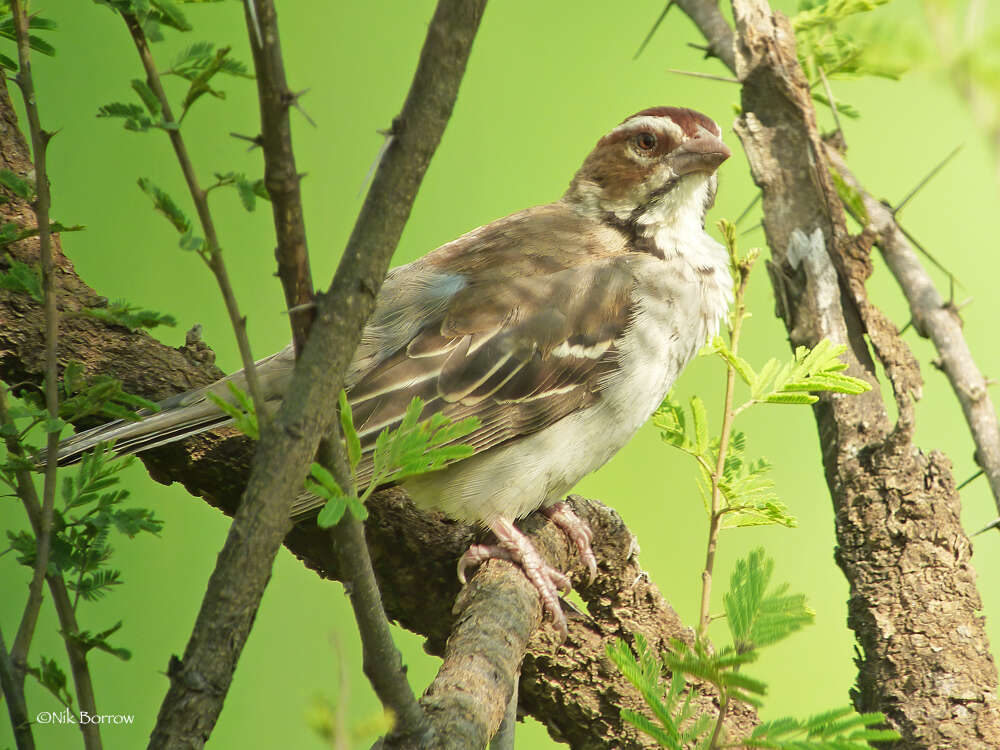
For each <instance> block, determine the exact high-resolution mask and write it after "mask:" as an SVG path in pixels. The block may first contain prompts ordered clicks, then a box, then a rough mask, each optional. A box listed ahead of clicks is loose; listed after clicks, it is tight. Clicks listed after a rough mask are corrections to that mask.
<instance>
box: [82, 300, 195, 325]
mask: <svg viewBox="0 0 1000 750" xmlns="http://www.w3.org/2000/svg"><path fill="white" fill-rule="evenodd" d="M78 314H79V315H83V316H85V317H88V318H94V319H96V320H101V321H104V322H105V323H108V324H109V325H117V326H121V327H122V328H128V329H129V330H130V331H139V330H142V329H147V330H148V329H152V328H156V327H157V326H169V327H171V328H172V327H173V326H175V325H177V320H176V319H175V318H174V316H173V315H166V314H164V313H158V312H154V311H152V310H143V309H141V308H138V307H134V306H132V305H130V304H129V303H128V302H126V301H125V300H117V301H115V302H112V303H110V304H109V305H108V306H107V307H85V308H83V309H81V310H80V311H79V313H78Z"/></svg>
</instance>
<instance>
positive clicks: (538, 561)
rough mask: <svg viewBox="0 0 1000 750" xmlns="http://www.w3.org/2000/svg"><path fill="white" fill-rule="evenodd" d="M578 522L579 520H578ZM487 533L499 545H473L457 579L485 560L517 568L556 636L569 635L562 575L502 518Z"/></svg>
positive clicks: (567, 586)
mask: <svg viewBox="0 0 1000 750" xmlns="http://www.w3.org/2000/svg"><path fill="white" fill-rule="evenodd" d="M577 520H579V519H577ZM490 530H491V531H492V532H493V533H494V534H496V537H497V539H498V540H499V542H500V543H499V544H496V545H493V544H473V545H472V546H471V547H469V549H468V551H467V552H466V553H465V554H464V555H462V557H461V558H460V559H459V561H458V579H459V580H460V581H461V582H462V583H465V580H466V573H467V571H468V570H469V569H470V568H474V567H476V566H477V565H480V564H482V563H484V562H486V561H487V560H490V559H492V558H498V559H500V560H508V561H510V562H512V563H514V564H515V565H519V566H520V567H521V570H523V571H524V575H525V576H526V577H527V579H528V580H529V581H531V584H532V585H533V586H534V587H535V588H536V589H537V590H538V596H539V598H541V600H542V609H543V611H544V612H547V613H548V614H549V616H550V617H551V618H552V624H553V625H554V626H555V629H556V630H557V631H558V632H559V634H560V635H561V636H562V637H563V638H565V637H566V634H567V633H568V632H569V628H568V626H567V624H566V615H565V614H563V611H562V606H561V605H560V604H559V592H560V591H563V592H569V590H570V588H571V586H570V580H569V577H568V576H566V575H565V574H564V573H562V572H560V571H558V570H556V569H555V568H553V567H552V566H551V565H549V564H548V563H547V562H545V560H543V559H542V556H541V555H539V554H538V550H536V549H535V546H534V545H533V544H532V543H531V540H530V539H528V537H526V536H525V535H524V534H523V533H522V532H521V531H519V530H518V528H517V527H516V526H514V524H513V523H511V522H510V521H508V520H507V519H505V518H498V519H497V520H496V521H493V522H492V523H491V524H490Z"/></svg>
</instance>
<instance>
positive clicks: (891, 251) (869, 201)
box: [826, 148, 1000, 510]
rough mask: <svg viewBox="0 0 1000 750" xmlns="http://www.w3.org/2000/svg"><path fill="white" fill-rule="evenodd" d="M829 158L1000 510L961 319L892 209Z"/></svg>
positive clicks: (992, 437) (982, 399) (983, 403)
mask: <svg viewBox="0 0 1000 750" xmlns="http://www.w3.org/2000/svg"><path fill="white" fill-rule="evenodd" d="M826 155H827V158H828V159H829V160H830V162H831V163H832V164H833V166H834V168H835V169H837V171H839V172H840V174H841V176H842V177H843V178H844V180H845V181H846V182H847V184H849V185H850V186H851V187H852V188H853V189H854V190H855V191H856V192H857V193H858V194H859V195H860V196H861V198H862V200H863V201H864V204H865V209H866V210H867V211H868V217H869V219H870V221H871V226H872V228H873V229H874V230H875V232H876V235H877V238H876V242H877V244H878V246H879V248H880V249H881V251H882V256H883V257H884V258H885V261H886V265H888V266H889V270H890V271H891V272H892V275H893V276H895V277H896V281H897V282H898V283H899V286H900V288H901V289H902V290H903V294H904V295H905V296H906V300H907V302H909V305H910V313H911V315H912V316H913V320H914V321H915V323H916V328H917V330H918V331H921V332H923V333H925V334H926V335H927V336H929V337H930V339H931V341H932V342H933V343H934V346H935V348H936V349H937V352H938V357H939V358H940V360H941V364H942V368H941V369H942V370H943V372H944V373H945V375H946V376H947V377H948V382H949V383H951V387H952V390H953V391H954V392H955V395H956V396H957V397H958V401H959V403H960V404H961V405H962V412H963V413H964V414H965V420H966V422H968V424H969V429H970V431H971V432H972V439H973V441H974V442H975V444H976V460H977V461H978V462H979V465H980V466H981V467H982V469H983V471H984V472H985V473H986V478H987V480H988V481H989V483H990V489H991V490H992V492H993V500H994V502H995V503H996V506H997V509H998V510H1000V426H998V424H997V416H996V409H995V407H994V405H993V400H992V399H991V398H990V394H989V389H988V387H987V382H986V378H985V377H984V376H983V374H982V372H981V371H980V370H979V367H978V366H977V365H976V361H975V359H973V357H972V352H971V351H970V350H969V345H968V343H966V341H965V337H964V335H963V332H962V323H961V320H960V319H959V317H958V314H957V313H956V312H955V311H954V310H952V309H950V308H949V307H948V306H947V305H946V304H945V302H944V300H943V299H941V295H940V294H939V293H938V291H937V289H936V288H935V287H934V282H933V281H931V278H930V276H928V274H927V271H926V270H925V269H924V267H923V266H922V265H921V264H920V261H919V260H918V259H917V256H916V253H914V251H913V248H912V247H911V245H910V243H909V242H907V237H906V234H905V233H904V232H903V230H902V228H901V227H900V226H899V225H898V224H897V223H896V221H895V219H894V218H893V215H892V211H891V210H890V209H888V208H887V207H886V206H885V205H884V204H883V203H881V202H880V201H877V200H875V199H874V198H873V197H872V196H871V195H870V194H869V193H868V192H866V191H865V189H864V188H863V187H862V186H861V184H860V183H859V182H858V180H857V178H856V177H855V176H854V174H853V173H852V172H851V171H850V169H849V168H848V166H847V164H846V162H845V161H844V159H843V157H842V156H841V155H840V154H839V153H838V152H837V151H836V150H835V149H832V148H827V150H826Z"/></svg>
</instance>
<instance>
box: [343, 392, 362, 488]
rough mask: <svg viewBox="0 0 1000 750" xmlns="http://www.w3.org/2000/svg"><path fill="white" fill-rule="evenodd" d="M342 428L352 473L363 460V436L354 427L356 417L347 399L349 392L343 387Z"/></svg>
mask: <svg viewBox="0 0 1000 750" xmlns="http://www.w3.org/2000/svg"><path fill="white" fill-rule="evenodd" d="M339 401H340V428H341V430H343V433H344V441H345V443H346V444H347V459H348V461H350V464H351V473H352V474H353V473H354V471H355V469H357V468H358V463H359V462H360V461H361V438H359V437H358V433H357V430H355V429H354V417H353V415H352V414H351V404H350V402H349V401H348V400H347V392H346V391H344V390H343V389H341V391H340V396H339Z"/></svg>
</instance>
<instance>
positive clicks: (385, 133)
mask: <svg viewBox="0 0 1000 750" xmlns="http://www.w3.org/2000/svg"><path fill="white" fill-rule="evenodd" d="M395 129H396V125H395V123H393V127H392V129H391V130H379V131H377V132H378V134H379V135H381V136H382V137H383V138H385V140H384V141H383V142H382V147H381V148H379V150H378V153H377V154H375V158H374V159H373V160H372V165H371V166H370V167H368V174H366V175H365V179H364V180H362V181H361V187H359V188H358V197H359V198H360V197H361V195H362V194H363V193H364V192H365V188H366V187H368V183H369V182H371V179H372V176H373V175H374V174H375V170H376V169H378V165H379V164H381V163H382V159H383V158H385V152H386V151H388V150H389V146H391V145H392V142H393V141H394V140H396V136H395V135H393V132H392V131H393V130H395Z"/></svg>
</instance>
